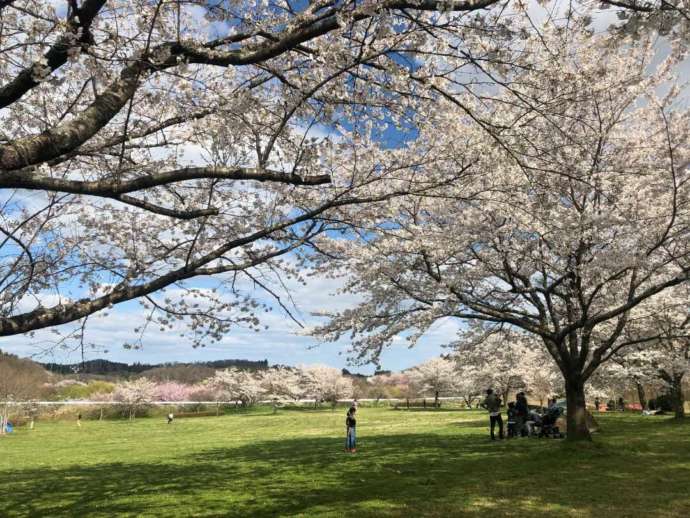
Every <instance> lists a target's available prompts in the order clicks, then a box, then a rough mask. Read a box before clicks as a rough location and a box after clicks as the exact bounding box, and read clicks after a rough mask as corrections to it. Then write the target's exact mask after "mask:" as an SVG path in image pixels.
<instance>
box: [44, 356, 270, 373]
mask: <svg viewBox="0 0 690 518" xmlns="http://www.w3.org/2000/svg"><path fill="white" fill-rule="evenodd" d="M39 365H41V366H43V368H44V369H46V370H48V371H50V372H55V373H57V374H76V373H79V374H101V375H130V374H140V373H142V372H144V371H148V370H151V369H160V368H162V367H209V368H212V369H227V368H228V367H237V368H240V369H249V370H262V369H268V360H258V361H252V360H213V361H207V362H189V363H183V362H172V363H171V362H169V363H159V364H148V363H132V364H129V363H120V362H112V361H110V360H104V359H98V360H88V361H85V362H84V363H83V364H82V363H81V362H80V363H70V364H65V363H40V364H39Z"/></svg>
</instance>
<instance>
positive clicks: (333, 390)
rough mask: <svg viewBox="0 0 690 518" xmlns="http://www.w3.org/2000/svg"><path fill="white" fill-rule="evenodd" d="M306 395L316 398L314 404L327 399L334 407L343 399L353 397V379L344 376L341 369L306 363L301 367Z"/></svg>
mask: <svg viewBox="0 0 690 518" xmlns="http://www.w3.org/2000/svg"><path fill="white" fill-rule="evenodd" d="M300 372H301V374H302V383H303V385H304V395H305V396H307V397H309V398H313V399H314V405H318V404H319V403H320V402H321V401H326V402H328V403H330V404H331V406H332V407H333V408H335V406H336V405H337V404H338V401H339V400H341V399H346V398H350V397H352V393H353V385H352V380H351V379H350V378H349V377H347V376H343V374H342V372H341V371H340V369H336V368H335V367H329V366H327V365H306V366H301V367H300Z"/></svg>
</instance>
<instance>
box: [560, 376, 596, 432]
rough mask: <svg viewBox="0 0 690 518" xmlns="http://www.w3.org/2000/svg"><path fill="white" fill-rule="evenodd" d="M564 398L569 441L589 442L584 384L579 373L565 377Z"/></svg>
mask: <svg viewBox="0 0 690 518" xmlns="http://www.w3.org/2000/svg"><path fill="white" fill-rule="evenodd" d="M565 397H566V402H567V405H568V408H567V411H566V423H567V425H568V434H567V439H568V440H569V441H591V440H592V436H591V434H590V432H589V428H588V426H587V408H586V406H585V382H584V380H583V379H582V375H581V374H579V373H575V374H571V375H570V376H566V379H565Z"/></svg>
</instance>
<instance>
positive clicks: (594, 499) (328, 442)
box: [0, 408, 690, 518]
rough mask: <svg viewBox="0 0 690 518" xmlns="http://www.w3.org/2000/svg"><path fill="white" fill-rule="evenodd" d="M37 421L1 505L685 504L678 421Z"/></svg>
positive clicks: (686, 472)
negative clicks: (532, 425) (499, 435)
mask: <svg viewBox="0 0 690 518" xmlns="http://www.w3.org/2000/svg"><path fill="white" fill-rule="evenodd" d="M269 412H270V410H261V409H259V410H256V411H253V412H251V413H247V414H238V415H226V416H222V417H218V418H216V417H207V418H195V419H191V418H190V419H180V420H178V421H176V422H175V423H173V424H172V425H170V426H168V425H166V424H165V422H164V420H163V419H138V420H137V421H135V422H134V423H129V422H125V421H122V422H117V421H110V422H108V421H104V422H97V421H86V422H84V423H83V426H82V427H81V428H77V426H76V424H75V423H74V422H58V423H47V422H46V423H38V424H37V427H36V429H35V430H33V431H30V430H27V429H19V430H18V431H17V432H16V433H14V434H12V435H10V436H7V437H3V438H0V516H8V517H14V516H49V517H57V516H103V517H106V516H108V517H110V516H116V515H117V516H166V517H185V516H242V517H255V516H357V517H358V518H360V517H367V516H406V517H407V516H409V517H416V516H443V517H448V516H477V517H479V516H536V517H545V516H587V517H590V516H591V517H607V518H620V517H628V516H635V517H637V516H639V517H643V516H644V517H649V516H654V517H657V516H659V517H663V516H669V517H670V516H674V517H676V516H677V517H680V516H690V420H688V422H685V423H676V422H673V421H672V420H670V419H669V418H662V417H640V416H632V415H630V416H629V415H607V416H601V417H600V424H601V425H602V428H603V431H602V432H601V433H599V434H597V436H596V439H595V443H594V444H591V445H577V446H573V445H570V444H567V443H565V442H563V441H560V440H553V439H551V440H548V439H531V438H530V439H516V440H512V441H504V442H495V443H492V442H490V441H489V440H488V437H487V426H486V424H487V421H488V419H487V418H486V416H485V414H482V413H480V412H477V411H450V410H449V411H444V410H443V409H441V410H439V411H396V410H392V409H387V408H386V409H383V408H382V409H375V408H363V409H360V412H359V414H360V415H359V419H358V424H359V426H358V435H359V441H358V442H359V444H358V446H359V450H358V452H357V453H356V454H354V455H351V454H347V453H344V452H343V451H342V450H343V446H344V430H343V421H344V412H343V411H341V410H338V411H336V412H335V413H334V412H332V411H330V410H281V411H280V412H279V413H278V414H277V415H272V414H270V413H269Z"/></svg>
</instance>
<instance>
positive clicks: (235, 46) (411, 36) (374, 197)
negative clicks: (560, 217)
mask: <svg viewBox="0 0 690 518" xmlns="http://www.w3.org/2000/svg"><path fill="white" fill-rule="evenodd" d="M603 3H604V4H606V5H608V6H610V7H612V8H614V9H616V10H618V11H619V12H622V13H624V15H625V16H624V17H623V18H624V20H623V21H622V22H621V23H619V24H618V27H617V29H616V30H617V31H618V32H621V33H622V34H626V33H630V32H635V33H637V32H640V31H641V32H642V33H643V34H644V33H645V32H648V31H651V30H660V29H663V31H664V34H666V35H667V37H668V38H669V39H672V40H674V41H680V42H683V41H687V38H685V37H684V36H685V35H686V31H687V24H686V23H685V22H686V19H687V10H688V9H687V5H686V4H685V2H684V1H683V0H660V1H656V0H651V1H650V2H645V3H643V4H642V3H639V2H635V1H633V2H628V1H626V0H603ZM297 4H299V6H297V5H296V4H295V3H293V2H289V1H271V2H260V3H258V4H257V3H256V2H254V1H245V0H238V1H233V2H216V3H209V2H205V1H201V0H194V1H185V2H180V1H172V0H156V1H150V0H126V1H125V0H81V1H80V0H64V1H52V2H35V1H32V0H10V1H4V2H0V17H2V33H1V34H0V36H1V38H0V41H1V44H0V109H1V110H2V111H1V112H0V189H2V199H1V202H0V203H1V204H2V205H1V206H2V211H0V233H2V234H4V236H5V237H4V238H3V240H2V241H1V242H0V248H2V257H3V261H2V263H0V336H8V335H15V334H19V333H25V332H31V331H34V330H37V329H42V328H46V327H52V326H57V325H60V324H65V323H70V322H79V321H81V324H82V325H81V327H78V331H77V332H78V333H81V332H82V331H83V329H84V324H85V323H86V320H85V319H86V318H87V317H88V316H89V315H92V314H94V313H97V312H100V311H104V310H107V309H108V308H110V307H111V306H113V305H116V304H119V303H122V302H125V301H129V300H134V299H136V300H140V301H141V302H142V303H143V304H145V306H146V310H147V311H148V312H149V315H148V318H147V322H155V324H156V325H159V326H161V327H162V328H163V329H168V328H173V329H175V330H176V331H178V330H179V326H176V323H180V322H181V321H183V322H186V323H187V324H188V325H189V328H190V331H189V335H188V336H189V337H190V338H191V340H192V341H193V343H195V344H197V345H200V344H203V343H204V342H205V341H208V340H214V339H218V338H219V337H220V336H222V334H223V333H224V332H225V331H227V329H229V328H230V326H233V325H244V326H249V327H252V328H258V326H259V322H258V315H259V313H260V309H261V308H258V303H257V302H256V301H255V300H254V299H253V294H254V290H253V288H254V287H256V288H258V289H259V290H264V291H265V292H267V293H268V294H269V295H270V296H274V297H276V298H277V297H278V296H277V294H276V293H275V292H274V289H273V288H272V286H271V283H270V282H269V278H271V279H273V280H275V276H276V275H279V274H280V275H295V276H297V275H299V274H300V273H301V272H302V271H303V270H304V268H305V266H304V263H298V264H297V266H295V265H291V264H286V263H285V262H284V261H281V260H280V258H281V257H284V256H288V255H290V254H292V253H297V251H298V250H302V249H309V248H310V247H312V246H314V245H313V239H314V238H315V237H316V236H318V235H320V234H322V233H324V232H327V231H328V230H333V229H334V228H335V229H337V228H338V227H339V224H340V222H342V221H343V220H344V219H347V213H348V211H347V207H349V206H351V205H353V204H355V205H358V204H362V203H383V202H385V201H386V200H388V199H390V197H392V196H396V195H399V194H401V193H405V192H419V190H421V191H424V190H425V189H426V188H428V187H429V184H428V183H427V184H425V185H418V184H417V183H416V182H414V181H413V180H414V179H415V178H416V176H415V175H414V174H413V173H414V170H415V169H416V168H417V167H418V165H419V163H418V162H419V161H420V157H422V158H421V161H422V162H425V163H427V164H428V163H430V162H432V161H434V160H436V156H437V155H438V154H439V152H438V151H435V150H433V149H432V148H429V146H428V143H427V145H426V146H422V147H419V146H417V145H413V144H410V149H409V150H406V151H403V150H400V149H398V150H391V149H388V146H385V145H383V142H382V139H381V138H379V137H377V135H380V134H381V133H382V132H384V131H385V130H386V129H387V128H388V127H397V128H398V129H402V130H412V131H411V132H412V133H414V128H415V124H416V123H415V119H416V118H417V116H418V114H424V113H425V110H419V109H418V103H419V102H420V101H424V100H425V99H427V98H428V96H429V95H430V93H434V95H438V94H439V92H438V91H435V90H434V88H436V87H435V86H434V84H435V81H436V79H437V78H438V77H444V76H446V75H449V74H453V73H454V72H456V71H458V70H462V71H463V72H464V71H465V70H468V69H470V68H472V69H473V70H474V71H475V73H477V74H482V75H484V71H483V68H484V63H491V62H493V63H495V64H496V65H497V66H508V65H509V61H506V60H505V59H504V58H505V56H503V55H502V54H503V53H504V50H506V49H505V48H504V47H507V48H509V47H510V45H512V43H510V42H512V41H513V40H514V39H515V38H517V37H521V36H522V35H523V31H526V30H528V29H529V27H531V26H532V25H533V24H532V23H531V19H530V20H528V13H527V11H528V8H527V6H526V4H523V3H522V2H517V3H515V5H514V6H511V7H513V9H512V12H510V13H509V14H508V13H506V11H507V9H506V7H507V6H508V2H507V1H505V0H504V1H500V0H450V1H449V0H383V1H381V0H364V1H362V0H347V1H343V2H331V1H314V2H298V3H297ZM592 10H593V8H592V7H590V6H589V3H588V2H581V3H580V4H574V5H571V6H570V7H569V10H568V13H567V16H568V17H570V16H575V14H576V13H577V15H578V16H580V15H583V16H585V15H587V13H589V12H590V11H592ZM546 12H548V9H547V11H546ZM504 13H506V14H505V16H504ZM516 13H519V14H520V15H521V16H522V17H523V18H524V20H523V21H524V23H523V24H522V25H524V26H520V27H517V28H515V29H513V28H512V26H513V25H514V18H515V15H516ZM528 21H529V24H528V23H527V22H528ZM482 38H483V40H482ZM480 40H481V41H480ZM465 43H466V44H465ZM518 65H519V64H518ZM449 77H450V76H449ZM453 80H454V81H455V80H456V79H455V78H454V79H453ZM477 82H478V83H480V84H485V83H486V81H485V78H484V77H482V79H481V81H477ZM360 121H362V123H360ZM324 128H325V130H324ZM324 131H325V133H329V135H328V136H325V137H322V136H319V132H321V133H324ZM330 134H333V135H336V136H337V138H333V137H332V135H330ZM412 140H414V139H412ZM190 154H194V155H200V156H196V158H195V159H194V160H192V159H191V158H190V157H189V155H190ZM385 180H392V181H390V182H388V181H385ZM427 181H428V178H427ZM444 181H447V182H453V181H454V176H453V175H449V174H448V171H446V174H445V175H444ZM208 277H214V278H215V279H216V280H215V281H214V283H215V284H214V285H213V287H210V288H208V289H207V288H206V287H205V286H204V287H200V286H199V285H198V284H194V283H193V280H197V281H198V280H199V278H203V279H207V278H208ZM242 281H244V282H245V283H246V284H248V285H251V286H252V289H245V290H243V287H244V285H242ZM164 290H167V293H165V294H163V293H162V292H163V291H164ZM277 301H278V303H279V304H282V300H281V299H279V298H277ZM145 328H146V326H143V327H142V328H140V329H138V330H137V331H138V332H139V334H141V333H143V332H144V330H145ZM140 341H141V337H139V338H138V339H137V340H134V344H133V345H137V344H138V343H139V342H140ZM130 345H131V344H130Z"/></svg>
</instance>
